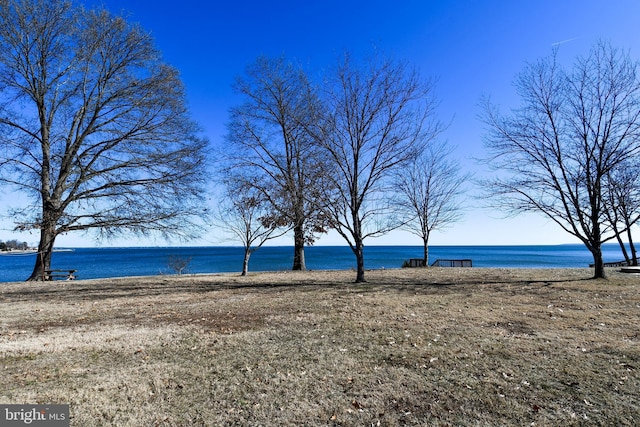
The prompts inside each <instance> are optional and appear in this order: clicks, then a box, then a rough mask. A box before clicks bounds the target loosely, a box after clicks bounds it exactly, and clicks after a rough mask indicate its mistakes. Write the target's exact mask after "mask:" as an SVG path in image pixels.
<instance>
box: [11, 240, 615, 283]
mask: <svg viewBox="0 0 640 427" xmlns="http://www.w3.org/2000/svg"><path fill="white" fill-rule="evenodd" d="M603 249H604V260H605V262H611V261H620V260H622V259H623V256H622V254H621V251H620V247H619V246H618V245H617V244H607V245H604V247H603ZM305 255H306V262H307V268H308V269H310V270H334V269H336V270H345V269H355V265H356V263H355V256H354V255H353V252H352V251H351V249H350V248H349V247H346V246H312V247H308V248H306V250H305ZM242 256H243V249H242V248H240V247H218V246H210V247H149V248H75V249H72V250H67V251H60V252H55V253H54V254H53V260H52V266H51V268H53V269H65V270H66V269H74V270H78V272H77V277H78V278H79V279H94V278H103V277H123V276H147V275H157V274H175V271H174V270H172V269H171V267H170V266H169V260H170V259H171V258H172V257H179V258H183V259H190V262H189V264H188V268H187V272H188V273H222V272H240V271H241V269H242ZM421 257H422V247H420V246H368V247H365V267H366V268H367V269H378V268H399V267H401V266H402V263H403V261H404V260H407V259H409V258H421ZM429 259H430V262H431V263H432V262H434V261H435V260H437V259H471V260H472V261H473V266H474V267H516V268H524V267H526V268H550V267H569V268H575V267H577V268H580V267H588V266H589V264H590V263H592V262H593V258H592V257H591V254H590V253H589V251H588V250H587V249H586V248H585V247H584V246H583V245H580V244H570V245H557V246H431V247H430V252H429ZM35 260H36V255H35V254H26V255H2V256H0V282H11V281H20V280H24V279H26V278H27V277H28V276H29V274H30V273H31V271H32V270H33V264H34V262H35ZM292 263H293V248H292V247H288V246H287V247H285V246H278V247H263V248H260V249H259V250H257V251H256V252H254V254H253V255H252V256H251V261H250V263H249V271H273V270H289V269H291V265H292Z"/></svg>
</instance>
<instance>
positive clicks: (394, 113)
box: [317, 57, 440, 282]
mask: <svg viewBox="0 0 640 427" xmlns="http://www.w3.org/2000/svg"><path fill="white" fill-rule="evenodd" d="M326 103H327V104H326V108H325V111H327V112H328V116H327V119H326V121H324V122H323V123H322V129H323V132H319V133H320V136H318V138H317V140H318V142H319V144H320V145H321V146H322V148H323V149H324V150H326V152H327V153H328V155H329V157H330V160H331V164H332V167H331V169H330V171H328V172H329V174H328V179H330V180H331V182H332V185H331V186H329V187H328V188H329V189H331V190H332V191H331V194H329V195H327V197H326V200H327V201H328V203H327V211H328V212H329V214H330V217H331V222H332V226H333V227H334V228H335V229H336V230H337V232H338V233H339V234H340V235H341V236H342V237H343V238H344V239H345V240H346V241H347V243H348V244H349V246H350V247H351V250H352V251H353V253H354V254H355V256H356V265H357V276H356V282H363V281H365V274H364V273H365V270H364V241H365V239H367V238H369V237H374V236H380V235H382V234H385V233H387V232H389V231H390V230H393V229H395V228H397V227H399V226H400V225H401V222H399V219H398V218H397V217H396V216H395V215H394V208H395V206H394V204H393V203H392V201H391V197H390V192H391V191H393V188H392V186H391V181H392V177H393V173H394V171H396V170H398V169H399V168H402V167H404V166H405V165H406V164H407V163H408V162H409V161H410V160H412V159H414V158H415V157H416V155H417V154H418V153H419V152H420V151H421V149H422V146H423V145H424V143H425V142H426V141H430V140H431V139H432V138H433V136H434V135H435V134H437V133H438V132H439V130H440V126H439V124H437V123H435V121H433V114H434V108H435V103H434V100H433V94H432V87H431V85H430V84H428V83H426V82H424V81H423V80H422V79H420V77H419V76H418V74H417V73H416V72H415V71H414V70H412V69H411V68H410V67H408V66H407V65H406V64H403V63H398V62H394V61H392V60H389V59H381V58H379V57H374V58H372V59H371V60H369V61H368V62H367V63H366V64H365V65H363V66H358V65H356V64H354V63H353V62H352V61H351V60H350V59H349V58H346V59H345V61H344V62H342V63H341V64H340V65H339V67H338V68H337V70H336V73H335V75H334V76H333V79H332V85H330V86H329V87H328V94H327V99H326Z"/></svg>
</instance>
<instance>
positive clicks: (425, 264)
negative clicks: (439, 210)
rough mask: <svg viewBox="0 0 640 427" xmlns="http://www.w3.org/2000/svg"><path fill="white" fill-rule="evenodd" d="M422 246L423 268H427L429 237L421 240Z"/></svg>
mask: <svg viewBox="0 0 640 427" xmlns="http://www.w3.org/2000/svg"><path fill="white" fill-rule="evenodd" d="M422 243H423V245H424V266H425V267H429V236H426V237H424V238H423V239H422Z"/></svg>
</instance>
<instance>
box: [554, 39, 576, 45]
mask: <svg viewBox="0 0 640 427" xmlns="http://www.w3.org/2000/svg"><path fill="white" fill-rule="evenodd" d="M578 39H579V37H573V38H570V39H566V40H562V41H559V42H555V43H551V46H558V45H561V44H564V43H569V42H572V41H574V40H578Z"/></svg>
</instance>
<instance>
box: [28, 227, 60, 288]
mask: <svg viewBox="0 0 640 427" xmlns="http://www.w3.org/2000/svg"><path fill="white" fill-rule="evenodd" d="M55 239H56V234H55V226H54V225H43V227H42V229H41V230H40V243H39V244H38V255H37V256H36V263H35V265H34V266H33V272H32V273H31V276H29V278H28V279H27V281H40V280H44V279H45V271H46V270H51V256H52V254H53V244H54V242H55Z"/></svg>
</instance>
